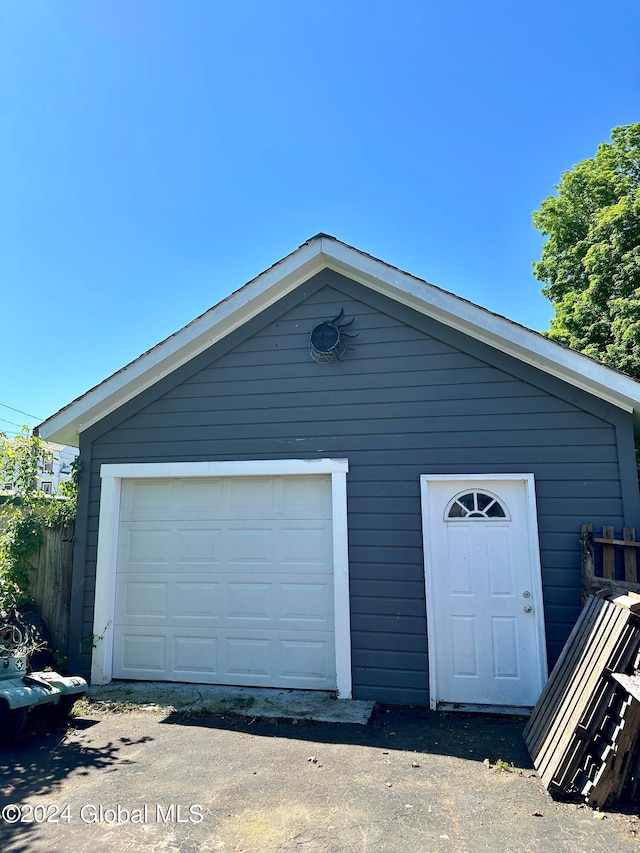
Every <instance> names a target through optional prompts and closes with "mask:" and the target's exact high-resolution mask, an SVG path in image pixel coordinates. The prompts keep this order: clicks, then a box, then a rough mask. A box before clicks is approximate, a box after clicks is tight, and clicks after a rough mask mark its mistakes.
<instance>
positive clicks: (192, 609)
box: [173, 575, 221, 623]
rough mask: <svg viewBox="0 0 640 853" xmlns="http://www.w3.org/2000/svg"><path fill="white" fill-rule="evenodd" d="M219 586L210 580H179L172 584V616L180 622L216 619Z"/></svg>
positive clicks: (218, 612)
mask: <svg viewBox="0 0 640 853" xmlns="http://www.w3.org/2000/svg"><path fill="white" fill-rule="evenodd" d="M220 589H221V585H220V583H219V582H217V581H214V580H211V579H207V580H204V579H200V576H198V575H196V576H195V579H193V580H189V579H187V578H180V579H179V580H176V581H175V582H174V596H173V600H174V603H175V604H174V607H175V609H174V616H175V618H176V621H177V623H180V621H182V620H185V619H189V620H192V621H193V620H202V619H206V620H207V621H211V619H217V618H219V616H220V611H221V597H220V596H221V593H220Z"/></svg>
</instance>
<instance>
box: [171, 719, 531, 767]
mask: <svg viewBox="0 0 640 853" xmlns="http://www.w3.org/2000/svg"><path fill="white" fill-rule="evenodd" d="M162 722H163V723H164V724H179V725H182V726H201V727H205V728H215V729H220V730H229V731H236V732H245V733H247V734H252V735H254V736H259V737H277V738H287V739H292V740H302V741H308V742H312V743H337V744H357V745H360V746H369V747H373V748H379V749H383V750H389V751H391V750H393V751H396V750H402V751H407V752H418V753H420V752H422V753H432V754H438V755H448V756H453V757H455V758H460V759H465V760H467V761H481V762H482V761H485V760H486V759H489V761H490V762H491V764H495V763H496V762H498V761H499V760H500V761H503V762H505V763H506V764H507V765H509V766H511V765H513V766H514V767H517V768H518V769H523V770H526V769H529V770H530V769H532V767H533V765H532V764H531V758H530V757H529V754H528V752H527V749H526V747H525V745H524V742H523V740H522V731H523V729H524V726H525V724H526V719H524V718H520V717H502V716H498V715H489V714H457V713H456V714H453V713H446V712H438V711H429V710H427V709H426V708H413V707H398V706H389V707H386V706H380V707H378V709H377V713H376V714H375V715H374V716H373V717H372V720H371V722H370V723H369V724H368V725H366V726H361V725H350V724H345V723H323V722H311V721H308V720H298V721H297V720H283V719H277V718H273V719H269V718H265V717H256V718H251V717H248V716H240V715H235V714H233V713H230V714H223V715H212V714H210V713H207V712H206V711H202V712H198V711H195V712H173V713H170V714H169V715H168V716H167V717H166V718H165V719H164V720H163V721H162Z"/></svg>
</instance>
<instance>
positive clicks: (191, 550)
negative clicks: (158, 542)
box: [172, 525, 224, 568]
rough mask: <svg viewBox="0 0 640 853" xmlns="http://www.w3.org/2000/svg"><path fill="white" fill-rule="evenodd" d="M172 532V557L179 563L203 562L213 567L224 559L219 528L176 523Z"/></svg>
mask: <svg viewBox="0 0 640 853" xmlns="http://www.w3.org/2000/svg"><path fill="white" fill-rule="evenodd" d="M173 534H174V535H173V537H172V539H173V543H174V554H175V557H174V559H175V562H176V563H178V564H180V565H193V564H198V563H205V564H207V565H209V566H211V567H212V568H213V567H214V566H215V565H216V564H219V563H220V562H221V561H222V560H223V559H224V555H223V554H221V549H222V547H223V538H224V537H223V535H222V531H221V530H220V529H219V528H209V529H207V528H202V527H185V526H184V525H177V527H176V528H175V530H174V531H173Z"/></svg>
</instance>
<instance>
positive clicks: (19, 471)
mask: <svg viewBox="0 0 640 853" xmlns="http://www.w3.org/2000/svg"><path fill="white" fill-rule="evenodd" d="M48 458H51V453H50V452H49V451H48V450H47V446H46V443H45V442H44V441H43V440H42V439H41V438H39V437H38V436H35V435H31V434H30V433H29V429H28V427H24V428H23V431H22V434H21V435H18V436H17V437H16V438H12V439H9V438H7V436H6V435H5V434H4V433H0V482H1V483H13V485H14V493H15V498H13V499H12V500H9V501H7V502H6V503H4V504H2V506H1V507H0V613H2V612H7V611H9V610H10V609H11V608H12V607H15V606H17V605H20V604H23V603H24V602H25V601H28V600H29V599H30V595H29V591H28V587H29V573H30V571H31V561H32V559H33V558H34V556H35V555H36V554H37V552H38V548H39V547H40V545H41V544H42V541H43V535H44V528H45V527H58V526H59V525H65V524H72V523H73V521H74V519H75V513H76V503H77V491H78V474H79V469H78V466H77V464H74V466H73V474H72V476H71V478H70V479H69V480H67V481H66V482H65V483H64V484H63V485H62V486H61V488H60V490H59V496H58V497H57V498H52V497H49V496H48V495H46V494H45V493H44V492H42V491H41V490H40V489H39V482H40V480H41V479H42V478H41V476H40V473H39V470H40V465H41V463H42V461H43V460H46V459H48Z"/></svg>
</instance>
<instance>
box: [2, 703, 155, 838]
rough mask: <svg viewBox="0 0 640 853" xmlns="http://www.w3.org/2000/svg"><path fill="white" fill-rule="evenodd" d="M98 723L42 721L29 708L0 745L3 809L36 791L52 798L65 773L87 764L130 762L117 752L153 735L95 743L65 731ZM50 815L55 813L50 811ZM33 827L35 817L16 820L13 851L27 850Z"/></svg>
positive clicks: (5, 833)
mask: <svg viewBox="0 0 640 853" xmlns="http://www.w3.org/2000/svg"><path fill="white" fill-rule="evenodd" d="M98 723H99V721H98V720H90V719H85V720H82V719H81V720H74V721H73V722H70V723H69V724H67V722H66V721H65V722H64V723H58V724H57V725H56V724H51V723H49V724H46V723H43V722H42V721H41V720H40V719H39V718H38V717H37V715H35V714H34V719H33V720H31V721H30V723H29V725H28V726H27V728H26V729H25V731H24V732H23V734H22V735H21V736H20V737H19V738H17V739H16V740H15V741H14V742H13V743H11V744H8V745H3V746H2V747H0V807H1V808H3V809H4V808H6V807H7V806H11V805H12V804H14V803H17V804H19V803H24V802H25V801H27V800H29V799H30V798H31V797H33V796H37V795H41V796H42V795H44V796H47V797H48V799H49V802H50V803H55V802H56V794H57V792H58V791H59V790H61V788H62V784H63V782H64V781H65V779H66V778H67V777H68V776H69V775H70V774H72V773H75V774H77V775H80V776H82V775H87V774H88V773H89V770H90V769H100V770H102V771H103V772H105V773H109V772H113V771H115V770H116V768H119V767H122V766H124V765H126V764H132V763H134V762H131V761H130V760H128V759H126V758H124V757H121V755H120V751H121V750H122V749H124V748H126V747H128V746H130V745H132V744H139V743H145V742H147V741H151V740H153V738H151V737H148V736H146V737H142V738H139V739H137V740H133V739H132V738H127V737H121V738H119V739H118V741H117V742H115V743H108V744H106V745H105V746H102V747H100V748H97V749H96V748H92V747H90V746H86V745H83V744H81V743H78V742H76V741H75V740H74V739H72V738H68V737H67V733H68V732H69V731H71V730H72V729H73V730H75V731H78V730H82V729H89V728H91V727H92V726H95V725H98ZM51 817H52V818H53V817H56V816H55V815H53V814H52V815H51ZM11 820H12V818H11V814H9V817H8V819H4V820H3V821H2V822H0V849H3V848H6V846H7V844H8V841H9V839H10V838H11V837H12V835H13V834H14V832H15V830H16V827H15V826H13V825H12V824H11ZM36 827H37V823H35V822H34V823H29V822H23V821H20V826H19V829H20V833H21V838H20V841H21V844H20V846H19V847H16V846H15V843H14V845H13V846H12V847H11V849H12V851H16V853H19V851H22V850H24V851H28V850H29V840H28V834H29V830H30V828H31V829H34V828H36ZM14 842H15V840H14Z"/></svg>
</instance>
